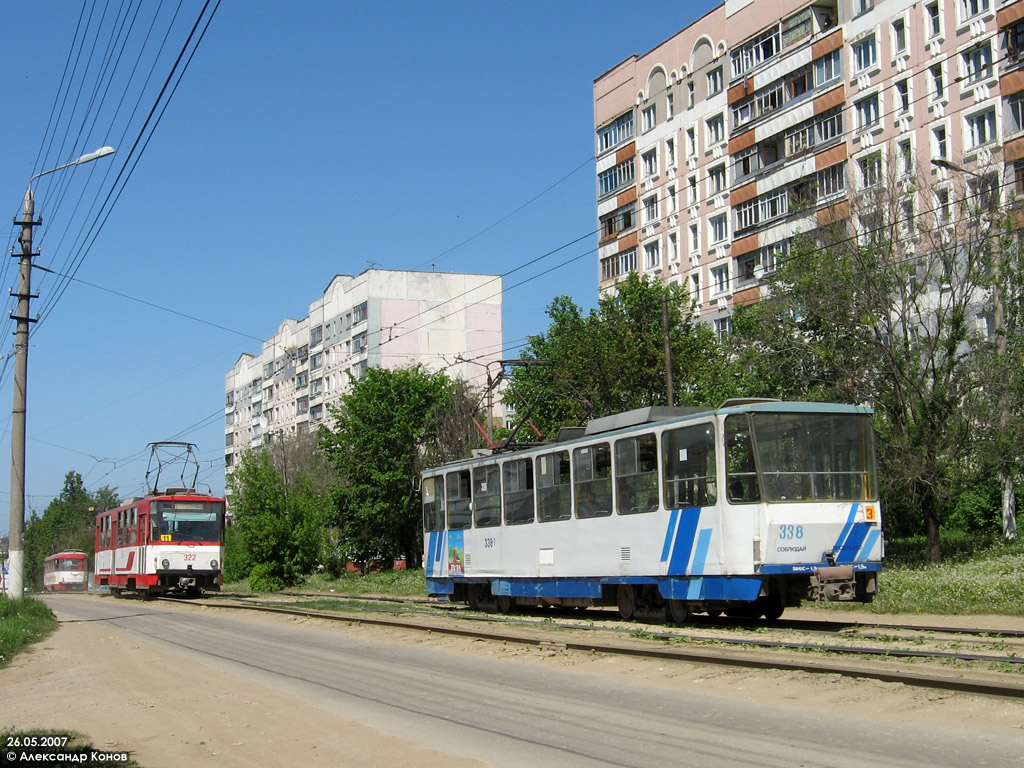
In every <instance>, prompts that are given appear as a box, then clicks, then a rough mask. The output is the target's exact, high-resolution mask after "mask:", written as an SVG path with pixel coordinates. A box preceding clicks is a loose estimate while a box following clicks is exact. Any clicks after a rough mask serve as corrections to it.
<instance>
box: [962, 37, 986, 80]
mask: <svg viewBox="0 0 1024 768" xmlns="http://www.w3.org/2000/svg"><path fill="white" fill-rule="evenodd" d="M960 56H961V58H962V60H963V65H964V76H965V77H966V78H967V82H969V83H976V82H978V81H980V80H987V79H988V78H990V77H992V45H991V43H988V42H985V43H982V44H981V45H978V46H975V47H974V48H971V49H969V50H966V51H964V52H963V53H962V54H960Z"/></svg>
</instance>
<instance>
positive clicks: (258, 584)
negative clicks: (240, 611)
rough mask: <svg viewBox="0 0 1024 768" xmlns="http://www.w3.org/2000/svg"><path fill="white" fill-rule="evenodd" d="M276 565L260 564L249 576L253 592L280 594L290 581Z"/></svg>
mask: <svg viewBox="0 0 1024 768" xmlns="http://www.w3.org/2000/svg"><path fill="white" fill-rule="evenodd" d="M280 571H281V568H280V566H278V565H276V564H275V563H258V564H257V565H255V566H253V569H252V572H251V573H250V574H249V589H250V590H252V591H253V592H280V591H281V590H282V589H284V588H285V587H287V586H288V580H287V579H285V577H284V574H282V573H281V572H280Z"/></svg>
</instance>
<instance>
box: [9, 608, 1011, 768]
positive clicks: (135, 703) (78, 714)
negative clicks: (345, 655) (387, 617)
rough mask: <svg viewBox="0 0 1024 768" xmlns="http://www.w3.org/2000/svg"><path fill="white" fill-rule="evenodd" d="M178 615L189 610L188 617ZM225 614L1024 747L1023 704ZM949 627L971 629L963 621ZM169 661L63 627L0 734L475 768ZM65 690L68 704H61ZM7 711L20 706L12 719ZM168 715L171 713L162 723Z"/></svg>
mask: <svg viewBox="0 0 1024 768" xmlns="http://www.w3.org/2000/svg"><path fill="white" fill-rule="evenodd" d="M87 599H100V598H87ZM176 609H177V610H195V609H194V608H191V607H188V606H180V607H176ZM211 610H216V609H211ZM788 615H789V614H787V616H788ZM231 616H232V618H235V619H238V618H243V616H244V620H245V621H251V622H253V623H259V622H268V621H274V622H282V621H284V622H298V623H302V624H303V625H304V626H307V627H318V628H322V629H323V631H326V632H346V633H350V634H355V635H361V636H366V637H368V636H372V637H373V639H374V641H375V642H399V643H414V644H422V643H430V644H431V645H433V646H436V647H439V648H443V649H447V650H450V651H451V652H453V653H478V654H486V655H492V656H501V657H502V658H508V659H515V660H518V661H521V662H522V663H526V664H541V665H547V666H549V667H551V668H557V669H560V670H575V671H579V672H584V673H590V674H594V673H597V674H602V675H607V676H612V677H622V678H623V679H628V680H630V681H631V682H633V683H636V682H641V683H643V684H649V685H657V686H673V687H682V688H691V689H694V690H701V691H704V692H706V693H716V694H720V695H723V696H731V697H737V698H742V699H748V700H760V701H766V700H767V701H776V702H778V703H779V704H782V705H792V706H799V707H802V708H810V709H819V710H820V709H823V708H824V709H829V710H837V711H839V710H845V711H850V708H851V706H852V707H854V709H855V711H856V712H857V713H858V714H859V715H861V716H867V717H872V718H878V719H879V720H884V721H887V722H916V723H926V724H932V725H939V726H942V725H949V726H956V727H959V728H971V729H977V730H980V731H990V732H999V733H1002V734H1004V735H1005V734H1008V733H1020V735H1021V740H1022V743H1024V702H1021V701H1010V700H1005V699H999V698H995V697H973V696H967V695H963V694H947V693H942V692H939V691H932V690H922V689H910V688H907V687H905V686H902V685H898V684H888V683H879V682H874V681H869V680H851V679H849V678H840V677H838V676H832V675H807V674H799V673H797V674H794V673H783V672H770V671H768V672H765V671H750V670H735V669H729V668H720V667H710V666H701V665H696V664H687V663H674V662H665V661H657V660H645V659H635V658H619V657H608V656H602V655H599V654H587V653H578V652H566V651H564V650H559V649H557V648H554V649H552V648H540V649H537V648H529V647H521V646H512V645H509V646H506V645H503V644H498V643H493V642H482V641H474V640H470V639H466V638H455V637H444V636H438V635H425V634H423V633H414V632H409V631H395V630H388V629H383V628H374V627H351V626H346V625H341V624H337V623H333V622H325V621H319V620H306V619H295V618H287V617H274V616H266V615H252V614H243V616H240V615H239V613H237V612H233V613H232V614H231ZM58 618H60V614H59V613H58ZM831 618H835V615H834V614H833V615H832V616H831ZM875 618H877V617H875ZM901 618H902V617H901ZM956 618H957V621H958V622H959V623H961V624H962V623H966V622H964V617H956ZM919 620H920V621H921V623H922V624H939V623H941V622H946V623H949V619H948V618H942V617H919ZM978 622H979V623H980V624H981V625H983V626H1004V627H1007V628H1013V627H1020V628H1022V629H1024V621H1022V620H1019V619H1009V620H1006V619H991V618H989V617H986V618H985V619H979V620H978ZM175 656H176V652H175V651H173V650H171V649H168V648H166V647H163V646H158V645H155V644H153V643H151V642H150V641H147V640H145V639H144V638H140V637H137V636H135V635H132V634H130V633H127V632H124V631H121V630H118V629H116V628H114V627H112V626H110V625H109V624H105V623H103V622H75V623H66V624H62V625H61V627H60V629H58V631H57V632H56V633H55V634H54V635H52V636H51V637H50V638H48V639H47V640H45V641H44V642H43V643H41V644H39V645H38V646H36V647H35V648H34V649H33V650H31V651H30V652H27V653H24V654H21V655H19V656H18V657H17V658H15V660H14V661H13V662H12V664H11V666H10V667H9V668H7V669H5V670H0V690H2V691H3V706H2V710H0V729H4V728H10V727H16V728H19V729H56V730H61V731H67V730H73V731H78V732H81V733H84V734H86V735H87V736H88V737H89V738H90V739H91V740H92V742H93V744H94V746H95V747H97V748H99V749H105V750H110V751H122V750H130V751H131V752H132V753H133V755H134V757H135V758H136V759H137V760H138V761H139V763H140V764H141V765H143V766H145V767H146V768H162V767H163V766H167V767H168V768H177V767H178V766H183V765H188V766H196V767H197V768H206V767H209V768H213V767H214V766H250V765H281V766H292V765H309V766H320V765H342V764H344V765H346V766H367V767H369V766H382V765H384V766H418V767H421V768H434V767H435V766H437V767H438V768H440V766H446V767H447V766H450V765H452V764H453V760H457V761H458V762H459V764H460V765H462V766H470V767H471V766H473V765H480V763H475V762H473V761H467V760H466V759H465V758H464V757H461V756H460V757H454V756H453V755H450V754H445V753H444V752H442V751H437V750H434V749H430V748H427V747H425V746H424V745H422V744H420V743H416V742H413V741H409V740H407V739H404V738H402V737H401V736H396V735H395V734H390V733H389V734H384V733H382V732H380V731H378V730H376V729H374V728H372V727H369V726H367V725H365V724H363V723H359V722H355V721H352V720H345V719H343V718H342V717H340V716H339V715H338V714H337V713H336V712H332V711H328V710H324V709H321V708H319V707H317V706H316V705H315V704H311V703H310V702H309V701H307V700H305V699H302V698H299V697H296V696H294V695H291V694H289V693H287V692H286V691H283V690H280V689H278V688H276V687H275V686H272V685H270V684H267V683H264V682H256V681H254V680H252V679H250V678H248V677H246V676H245V675H243V674H235V673H233V672H228V671H224V669H223V668H214V667H213V666H209V665H202V667H203V674H201V675H195V674H189V675H187V676H186V675H181V674H180V673H179V670H180V669H183V668H189V669H192V670H193V672H194V671H195V668H196V664H197V662H196V660H195V658H194V657H188V658H185V657H182V658H181V659H180V660H178V659H176V658H175ZM111 658H116V659H118V660H119V662H118V671H117V680H116V682H115V681H114V680H112V679H111V675H110V660H111ZM179 661H180V663H178V662H179ZM197 679H198V680H199V682H198V683H197V682H196V680H197ZM70 691H74V692H75V694H74V695H73V696H72V695H70V694H69V692H70ZM115 697H116V698H117V699H118V700H120V701H121V702H124V701H127V702H128V706H123V705H121V706H117V707H110V706H108V703H109V702H110V701H111V700H112V699H114V698H115ZM11 702H17V706H16V708H13V707H12V706H11V705H10V703H11ZM186 702H187V705H185V703H186ZM179 703H181V706H179ZM169 711H170V712H173V716H171V717H168V712H169ZM169 722H170V723H173V725H170V726H169V725H168V723H169ZM0 762H3V761H2V760H0Z"/></svg>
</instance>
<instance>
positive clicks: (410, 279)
mask: <svg viewBox="0 0 1024 768" xmlns="http://www.w3.org/2000/svg"><path fill="white" fill-rule="evenodd" d="M501 291H502V281H501V276H500V275H477V274H461V273H449V272H407V271H396V270H385V269H368V270H366V271H365V272H363V273H362V274H360V275H357V276H355V277H353V276H351V275H336V276H335V277H334V278H333V279H332V280H331V282H330V284H329V285H328V286H327V288H326V289H325V290H324V293H323V296H321V297H320V298H318V299H317V300H316V301H314V302H313V303H312V304H310V305H309V314H308V315H307V316H306V317H304V318H303V319H301V320H293V319H291V318H287V319H285V320H284V322H282V323H281V325H280V327H279V328H278V330H277V332H276V333H275V334H274V335H273V336H272V337H271V338H269V339H267V340H266V341H264V342H263V349H262V350H261V351H260V353H259V354H250V353H248V352H246V353H244V354H243V355H241V357H239V358H238V361H237V362H236V363H235V365H234V367H233V368H232V369H231V370H229V371H228V372H227V374H226V376H225V412H224V414H225V415H224V424H225V448H224V461H225V465H226V468H227V471H228V473H230V472H231V469H232V467H234V466H235V464H236V463H237V462H238V458H239V456H240V455H241V454H242V453H243V452H244V451H246V450H248V449H249V448H257V447H259V446H261V445H263V444H264V443H267V442H271V441H273V440H279V439H282V438H285V437H291V436H294V435H298V434H303V433H305V432H308V431H311V430H314V429H315V428H316V426H317V425H318V424H319V423H320V422H322V421H323V420H324V419H325V418H326V417H327V416H328V415H329V414H328V412H327V406H328V405H329V404H330V403H332V402H335V401H337V400H338V398H339V397H340V396H341V395H342V394H343V393H345V392H347V391H349V389H350V386H351V381H352V380H358V379H359V378H361V377H362V376H363V375H364V373H365V371H366V369H367V368H368V367H371V366H372V367H377V368H400V367H408V366H411V365H415V364H421V365H423V366H424V367H426V368H427V369H428V370H432V371H436V370H441V369H444V370H445V371H446V372H447V373H448V375H449V376H451V377H452V378H462V379H465V380H467V381H469V382H470V384H472V385H474V386H475V387H476V388H477V389H480V390H482V389H483V388H484V386H485V385H486V372H487V366H488V364H490V363H495V362H497V361H498V360H499V359H500V358H501V345H502V337H501Z"/></svg>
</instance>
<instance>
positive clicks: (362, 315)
mask: <svg viewBox="0 0 1024 768" xmlns="http://www.w3.org/2000/svg"><path fill="white" fill-rule="evenodd" d="M364 320H366V302H365V301H364V302H363V303H362V304H360V305H359V306H357V307H355V308H353V310H352V325H358V324H359V323H361V322H363V321H364Z"/></svg>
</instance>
